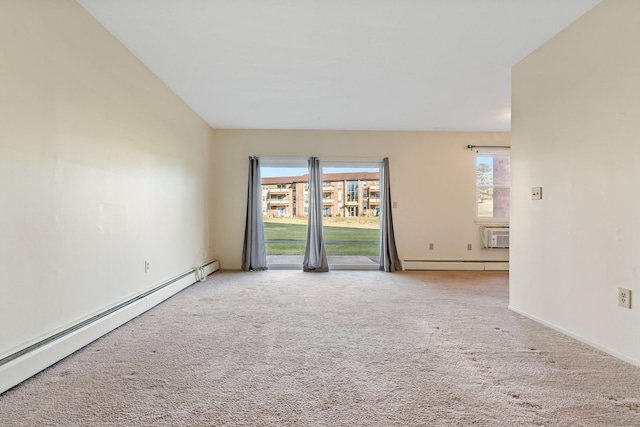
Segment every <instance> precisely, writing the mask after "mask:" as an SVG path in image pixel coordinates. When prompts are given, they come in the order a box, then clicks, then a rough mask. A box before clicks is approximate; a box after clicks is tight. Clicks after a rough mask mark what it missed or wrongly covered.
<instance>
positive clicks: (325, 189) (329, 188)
mask: <svg viewBox="0 0 640 427" xmlns="http://www.w3.org/2000/svg"><path fill="white" fill-rule="evenodd" d="M335 189H336V188H335V187H334V186H333V185H323V186H322V192H323V193H328V192H329V191H333V190H335Z"/></svg>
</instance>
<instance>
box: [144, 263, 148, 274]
mask: <svg viewBox="0 0 640 427" xmlns="http://www.w3.org/2000/svg"><path fill="white" fill-rule="evenodd" d="M144 272H145V273H148V272H149V261H145V262H144Z"/></svg>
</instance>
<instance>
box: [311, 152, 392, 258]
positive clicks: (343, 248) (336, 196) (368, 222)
mask: <svg viewBox="0 0 640 427" xmlns="http://www.w3.org/2000/svg"><path fill="white" fill-rule="evenodd" d="M322 203H323V210H322V212H323V218H322V224H323V235H324V243H325V248H326V251H327V256H328V258H329V265H330V266H331V268H333V269H335V268H371V269H375V268H377V267H378V263H379V256H380V220H379V219H380V169H379V168H378V167H363V166H359V165H358V164H341V165H340V166H334V167H324V168H323V185H322Z"/></svg>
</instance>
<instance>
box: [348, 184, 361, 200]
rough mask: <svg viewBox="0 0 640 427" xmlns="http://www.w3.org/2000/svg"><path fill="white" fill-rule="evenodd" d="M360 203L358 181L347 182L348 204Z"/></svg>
mask: <svg viewBox="0 0 640 427" xmlns="http://www.w3.org/2000/svg"><path fill="white" fill-rule="evenodd" d="M357 201H358V181H349V182H347V202H357Z"/></svg>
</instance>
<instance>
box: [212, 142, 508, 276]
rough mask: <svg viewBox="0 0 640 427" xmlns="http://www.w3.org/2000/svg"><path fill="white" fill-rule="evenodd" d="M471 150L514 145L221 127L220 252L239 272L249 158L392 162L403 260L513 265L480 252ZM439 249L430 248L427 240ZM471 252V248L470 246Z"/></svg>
mask: <svg viewBox="0 0 640 427" xmlns="http://www.w3.org/2000/svg"><path fill="white" fill-rule="evenodd" d="M468 144H472V145H508V144H509V135H508V133H488V132H487V133H483V132H477V133H472V132H468V133H465V132H357V131H350V132H349V131H259V130H255V131H249V130H216V131H215V150H216V156H215V159H213V163H212V173H213V183H212V194H213V195H214V196H213V198H214V199H215V200H217V203H216V204H215V210H214V214H213V217H215V218H216V221H215V223H214V224H213V227H212V232H213V236H212V240H213V241H214V242H215V247H214V250H213V253H214V255H215V256H216V258H218V259H219V260H220V262H221V265H222V267H223V268H240V264H241V259H242V241H243V235H244V223H245V211H246V185H247V167H248V160H247V157H248V156H261V157H269V158H274V157H283V158H292V157H293V158H295V157H297V158H305V159H306V158H307V157H309V156H318V157H320V158H321V160H322V159H336V158H365V159H366V158H372V159H381V158H382V157H389V161H390V169H391V184H392V190H391V193H392V199H393V200H394V201H396V202H397V204H398V207H397V209H394V212H393V216H394V221H395V231H396V241H397V244H398V250H399V252H400V257H401V258H402V259H414V260H501V261H506V260H508V251H507V250H487V249H480V246H481V244H480V242H481V235H480V227H479V226H478V225H477V224H476V223H475V201H474V200H475V153H474V152H472V151H469V150H466V149H465V147H466V145H468ZM430 242H432V243H434V244H435V250H433V251H430V250H428V247H429V243H430ZM468 243H471V244H472V245H473V250H472V251H468V250H467V244H468Z"/></svg>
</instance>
